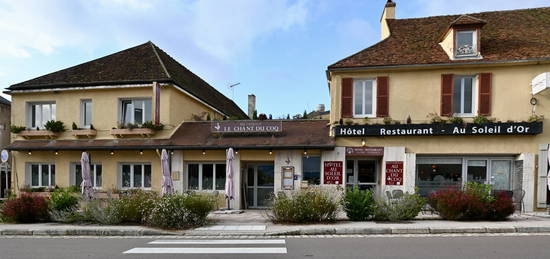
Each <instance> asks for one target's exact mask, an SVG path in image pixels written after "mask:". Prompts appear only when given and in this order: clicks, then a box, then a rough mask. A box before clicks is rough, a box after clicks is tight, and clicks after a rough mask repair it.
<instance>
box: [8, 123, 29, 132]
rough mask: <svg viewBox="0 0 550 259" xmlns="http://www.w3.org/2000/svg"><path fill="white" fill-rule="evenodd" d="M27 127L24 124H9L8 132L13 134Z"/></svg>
mask: <svg viewBox="0 0 550 259" xmlns="http://www.w3.org/2000/svg"><path fill="white" fill-rule="evenodd" d="M26 129H27V128H26V127H25V126H16V125H11V127H10V132H11V133H14V134H19V133H21V131H24V130H26Z"/></svg>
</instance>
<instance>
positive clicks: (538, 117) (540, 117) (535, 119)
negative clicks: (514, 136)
mask: <svg viewBox="0 0 550 259" xmlns="http://www.w3.org/2000/svg"><path fill="white" fill-rule="evenodd" d="M527 121H528V122H541V121H544V115H537V114H533V115H531V116H529V119H527Z"/></svg>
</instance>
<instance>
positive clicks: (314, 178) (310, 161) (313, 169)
mask: <svg viewBox="0 0 550 259" xmlns="http://www.w3.org/2000/svg"><path fill="white" fill-rule="evenodd" d="M302 180H304V181H307V182H308V183H309V184H321V157H318V156H310V157H303V158H302Z"/></svg>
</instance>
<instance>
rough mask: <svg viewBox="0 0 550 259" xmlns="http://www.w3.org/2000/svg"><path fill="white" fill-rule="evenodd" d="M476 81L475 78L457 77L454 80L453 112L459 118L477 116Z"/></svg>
mask: <svg viewBox="0 0 550 259" xmlns="http://www.w3.org/2000/svg"><path fill="white" fill-rule="evenodd" d="M475 79H476V77H475V76H455V77H454V79H453V80H454V88H453V112H454V113H455V114H456V115H458V116H472V117H473V116H475V113H476V112H475V110H476V96H477V95H476V83H475V82H476V80H475Z"/></svg>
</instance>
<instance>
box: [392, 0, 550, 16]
mask: <svg viewBox="0 0 550 259" xmlns="http://www.w3.org/2000/svg"><path fill="white" fill-rule="evenodd" d="M416 2H418V4H414V5H415V6H422V8H419V9H418V10H417V11H416V12H421V15H422V16H426V15H429V16H431V15H447V14H461V13H475V12H484V11H495V10H508V9H523V8H533V7H543V6H548V0H521V1H516V0H513V1H503V0H483V1H480V0H416ZM398 8H399V2H398Z"/></svg>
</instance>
